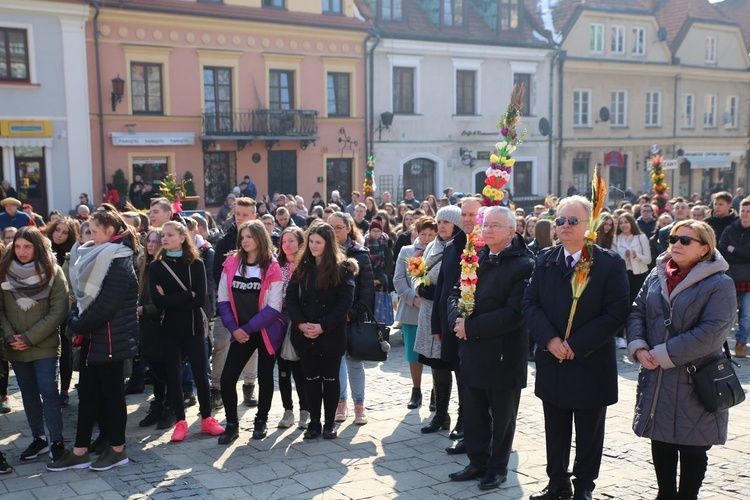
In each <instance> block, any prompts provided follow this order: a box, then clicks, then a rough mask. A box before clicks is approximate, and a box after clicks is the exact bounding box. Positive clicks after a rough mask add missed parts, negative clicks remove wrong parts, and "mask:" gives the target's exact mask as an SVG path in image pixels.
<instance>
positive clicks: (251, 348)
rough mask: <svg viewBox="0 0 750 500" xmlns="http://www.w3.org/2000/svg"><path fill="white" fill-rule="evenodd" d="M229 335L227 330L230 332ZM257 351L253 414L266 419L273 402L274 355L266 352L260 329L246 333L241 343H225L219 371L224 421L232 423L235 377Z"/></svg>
mask: <svg viewBox="0 0 750 500" xmlns="http://www.w3.org/2000/svg"><path fill="white" fill-rule="evenodd" d="M230 335H231V334H230ZM256 350H257V351H258V386H259V389H258V413H257V415H256V416H257V418H259V419H260V420H268V412H269V411H270V410H271V403H272V402H273V367H274V365H275V364H276V357H275V356H272V355H271V354H268V351H267V350H266V346H265V344H264V343H263V336H262V335H261V334H260V332H254V333H253V334H252V335H250V340H248V341H247V342H245V343H244V344H243V343H241V342H237V341H234V342H232V343H231V344H230V345H229V352H228V353H227V360H226V363H224V370H222V372H221V399H222V401H223V402H224V413H225V414H226V416H227V423H232V424H236V423H238V422H239V418H238V417H237V381H238V380H239V379H240V375H241V374H242V370H243V369H244V368H245V365H246V364H247V362H248V361H250V357H251V356H252V355H253V353H254V352H255V351H256Z"/></svg>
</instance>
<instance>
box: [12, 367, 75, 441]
mask: <svg viewBox="0 0 750 500" xmlns="http://www.w3.org/2000/svg"><path fill="white" fill-rule="evenodd" d="M11 364H12V365H13V371H14V372H15V373H16V380H18V387H19V388H20V389H21V397H22V399H23V409H24V411H25V412H26V420H27V421H28V423H29V429H30V430H31V434H32V435H33V436H34V437H40V436H44V435H45V433H44V423H45V421H46V423H47V429H48V430H49V438H50V440H51V442H56V441H62V440H63V434H62V429H63V420H62V410H61V408H60V395H59V393H58V392H57V358H44V359H38V360H36V361H29V362H22V361H13V362H12V363H11Z"/></svg>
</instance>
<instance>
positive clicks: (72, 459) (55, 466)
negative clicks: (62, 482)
mask: <svg viewBox="0 0 750 500" xmlns="http://www.w3.org/2000/svg"><path fill="white" fill-rule="evenodd" d="M90 466H91V459H90V458H89V454H88V453H84V454H83V455H81V456H80V457H79V456H78V455H76V454H74V453H73V450H65V451H64V452H63V456H62V457H61V458H60V460H57V461H56V462H50V463H48V464H47V470H50V471H52V472H60V471H64V470H70V469H88V468H89V467H90Z"/></svg>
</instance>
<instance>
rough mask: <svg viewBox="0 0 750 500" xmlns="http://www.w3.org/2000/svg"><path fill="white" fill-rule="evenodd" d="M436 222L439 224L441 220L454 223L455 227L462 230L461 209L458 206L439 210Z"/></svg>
mask: <svg viewBox="0 0 750 500" xmlns="http://www.w3.org/2000/svg"><path fill="white" fill-rule="evenodd" d="M435 220H436V221H438V222H440V221H441V220H444V221H447V222H452V223H453V224H454V225H455V226H457V227H458V228H459V229H461V209H460V208H458V207H457V206H456V205H450V206H447V207H443V208H441V209H440V210H438V213H437V215H436V216H435Z"/></svg>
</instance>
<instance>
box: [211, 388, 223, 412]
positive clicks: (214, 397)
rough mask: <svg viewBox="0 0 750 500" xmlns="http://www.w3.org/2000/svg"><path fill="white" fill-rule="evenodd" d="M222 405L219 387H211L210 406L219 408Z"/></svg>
mask: <svg viewBox="0 0 750 500" xmlns="http://www.w3.org/2000/svg"><path fill="white" fill-rule="evenodd" d="M223 407H224V401H222V400H221V391H220V390H219V389H211V408H213V409H214V410H219V409H221V408H223Z"/></svg>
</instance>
